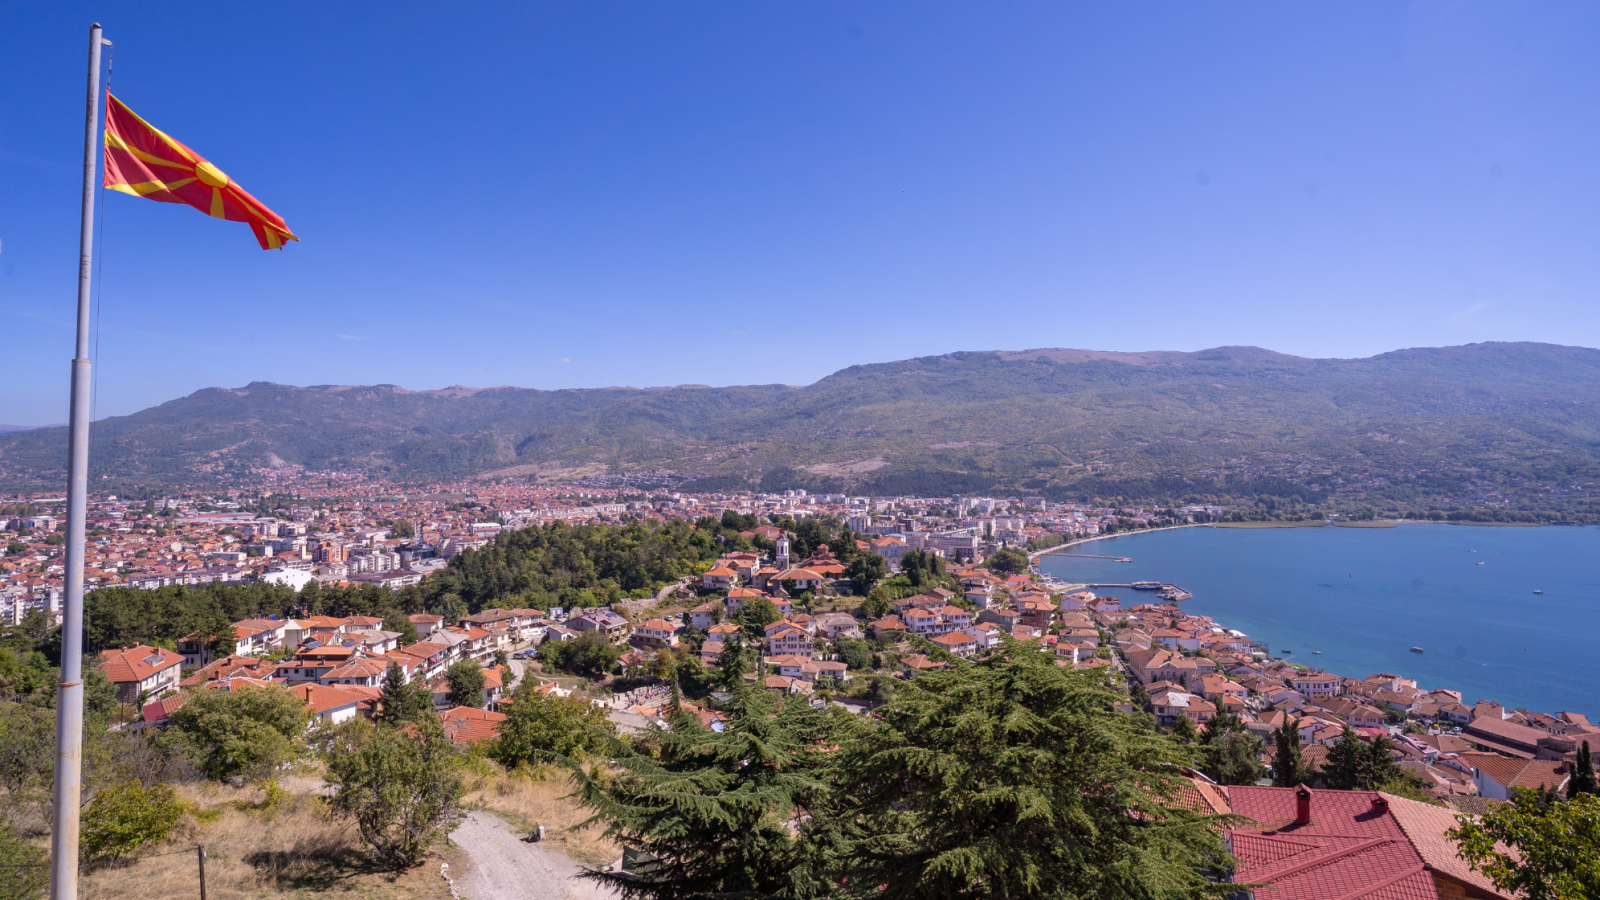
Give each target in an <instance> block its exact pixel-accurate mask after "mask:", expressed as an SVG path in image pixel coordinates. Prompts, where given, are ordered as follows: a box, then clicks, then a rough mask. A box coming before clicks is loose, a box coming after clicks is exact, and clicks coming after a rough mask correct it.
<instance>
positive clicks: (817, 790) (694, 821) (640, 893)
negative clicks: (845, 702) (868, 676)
mask: <svg viewBox="0 0 1600 900" xmlns="http://www.w3.org/2000/svg"><path fill="white" fill-rule="evenodd" d="M729 692H730V695H731V696H730V699H729V701H728V703H727V704H726V705H725V708H724V712H726V713H727V714H728V715H729V718H728V720H727V721H726V722H724V728H723V730H722V731H721V732H717V731H712V730H710V729H708V728H705V727H703V726H701V725H700V723H699V721H698V720H696V719H695V718H694V717H693V716H692V715H690V714H688V713H687V712H685V711H683V710H681V709H680V710H678V711H677V712H675V713H673V714H671V716H670V718H671V723H672V728H671V730H670V731H667V732H665V733H663V734H662V735H661V736H660V750H659V756H651V755H646V754H644V753H628V754H626V755H624V756H621V757H618V758H617V759H616V761H615V764H616V766H617V767H618V768H619V769H620V770H621V774H618V775H614V776H607V777H604V778H600V777H591V775H590V774H589V773H588V772H586V771H585V770H584V769H582V768H581V767H577V766H574V767H573V772H574V775H575V776H576V777H577V778H578V780H579V783H580V785H581V788H580V791H581V796H582V797H583V801H584V803H585V804H586V805H588V806H589V807H591V808H592V809H594V810H595V817H594V818H595V820H596V821H598V822H601V823H603V824H604V825H605V826H606V834H607V835H608V836H609V837H611V838H613V839H616V840H618V841H620V842H621V843H623V844H625V845H626V846H629V847H634V848H637V849H639V850H642V851H644V852H646V853H649V854H651V855H652V856H654V857H656V863H655V865H656V866H658V868H655V869H654V870H653V871H652V872H651V873H650V876H649V877H648V878H646V879H643V880H639V879H633V878H630V877H627V876H625V875H619V874H613V873H602V872H591V873H590V874H589V875H588V876H587V877H589V878H592V879H594V880H596V881H600V882H602V883H605V884H607V885H609V886H611V887H612V888H614V889H615V890H617V891H618V892H619V893H621V895H622V896H623V897H626V898H630V900H632V898H689V897H718V896H729V897H796V896H807V895H812V894H814V893H816V892H817V891H818V890H820V889H821V888H822V887H823V884H822V883H821V882H820V881H817V882H815V883H813V884H811V886H810V887H801V886H799V885H798V883H799V882H801V881H806V880H809V879H811V878H813V877H814V876H811V875H810V874H808V873H809V872H810V870H809V869H807V868H806V866H805V865H804V861H803V860H802V858H801V852H800V844H801V840H800V838H799V836H798V835H797V834H796V832H795V830H794V829H793V828H792V823H793V821H794V816H795V812H796V809H797V808H799V809H808V810H810V809H819V808H822V807H823V801H822V796H823V793H824V791H825V787H826V786H825V784H824V782H823V781H822V780H821V779H820V778H819V777H818V772H819V770H820V769H821V768H822V767H823V766H824V765H825V764H826V763H827V756H828V754H827V753H824V752H819V751H822V750H823V749H824V748H827V747H829V746H830V745H831V744H832V740H831V738H832V734H833V732H834V730H835V728H836V727H845V726H843V725H842V723H841V721H840V716H839V715H838V714H829V713H824V712H821V711H819V710H814V709H812V708H811V707H810V706H809V705H807V704H806V703H805V702H804V701H803V700H801V699H799V698H793V699H791V700H790V701H789V702H787V703H784V704H782V705H781V706H775V701H774V700H773V699H772V698H771V697H770V695H768V694H767V693H766V692H765V691H761V690H759V689H756V688H752V687H751V686H750V685H747V684H745V683H743V682H742V681H741V682H739V683H738V684H736V685H733V686H731V687H730V688H729Z"/></svg>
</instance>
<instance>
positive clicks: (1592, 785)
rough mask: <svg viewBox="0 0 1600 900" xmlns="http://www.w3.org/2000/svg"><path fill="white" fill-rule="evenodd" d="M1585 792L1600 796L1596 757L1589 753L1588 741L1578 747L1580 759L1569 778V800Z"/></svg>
mask: <svg viewBox="0 0 1600 900" xmlns="http://www.w3.org/2000/svg"><path fill="white" fill-rule="evenodd" d="M1584 794H1589V795H1591V796H1600V784H1596V781H1595V774H1594V759H1593V758H1592V757H1590V755H1589V742H1588V741H1584V742H1583V746H1582V747H1579V748H1578V761H1577V762H1576V763H1575V764H1574V765H1573V767H1572V776H1571V777H1570V778H1568V779H1567V799H1568V800H1571V799H1572V798H1574V797H1578V796H1581V795H1584Z"/></svg>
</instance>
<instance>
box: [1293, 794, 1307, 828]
mask: <svg viewBox="0 0 1600 900" xmlns="http://www.w3.org/2000/svg"><path fill="white" fill-rule="evenodd" d="M1294 823H1295V824H1296V825H1310V824H1311V789H1310V788H1308V787H1306V786H1305V785H1303V784H1302V785H1300V786H1299V787H1297V788H1295V789H1294Z"/></svg>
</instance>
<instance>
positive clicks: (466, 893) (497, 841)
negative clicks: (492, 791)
mask: <svg viewBox="0 0 1600 900" xmlns="http://www.w3.org/2000/svg"><path fill="white" fill-rule="evenodd" d="M450 840H451V841H453V842H455V843H456V845H457V846H459V847H460V848H461V849H462V851H463V852H464V853H465V854H466V856H467V859H468V860H469V861H470V863H471V867H470V869H464V870H463V871H460V872H452V873H451V876H452V877H453V878H455V880H456V890H458V891H460V892H461V896H462V898H463V900H614V898H615V897H616V894H615V893H613V892H612V891H611V890H610V889H609V888H605V887H601V886H599V885H597V884H595V883H594V882H592V881H588V880H585V879H579V878H578V877H577V876H578V875H579V874H580V873H581V872H582V871H583V867H582V866H580V865H578V863H577V862H575V861H574V860H572V859H571V858H570V857H567V856H565V855H563V854H560V853H555V852H552V851H549V850H546V849H545V848H543V847H541V846H539V845H538V844H530V843H527V842H525V841H523V840H522V837H521V836H519V835H516V834H513V833H512V832H511V829H510V826H508V825H506V823H505V822H503V821H501V820H500V819H498V818H496V817H495V816H493V815H492V814H490V813H486V812H483V811H481V810H480V811H477V812H473V813H471V814H470V815H468V816H467V818H465V819H463V820H462V821H461V824H460V825H459V826H457V827H456V830H455V831H454V832H452V833H451V835H450Z"/></svg>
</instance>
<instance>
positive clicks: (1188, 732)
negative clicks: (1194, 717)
mask: <svg viewBox="0 0 1600 900" xmlns="http://www.w3.org/2000/svg"><path fill="white" fill-rule="evenodd" d="M1198 738H1199V735H1198V734H1196V733H1195V728H1194V723H1193V722H1191V721H1189V717H1188V716H1185V715H1182V714H1179V716H1178V717H1177V718H1175V719H1173V720H1172V739H1173V740H1175V741H1177V742H1178V743H1180V744H1192V743H1194V742H1195V741H1196V740H1197V739H1198Z"/></svg>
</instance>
